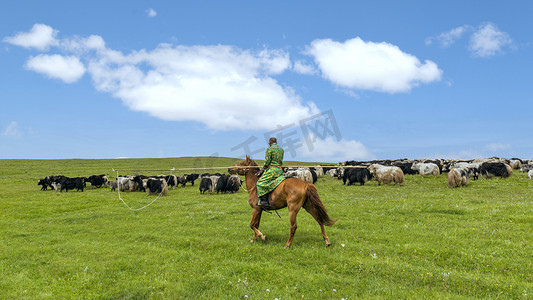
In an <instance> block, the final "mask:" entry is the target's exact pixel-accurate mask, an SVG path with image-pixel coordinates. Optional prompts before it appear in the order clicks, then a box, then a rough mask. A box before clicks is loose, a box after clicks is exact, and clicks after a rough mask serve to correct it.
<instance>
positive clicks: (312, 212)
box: [304, 202, 331, 246]
mask: <svg viewBox="0 0 533 300" xmlns="http://www.w3.org/2000/svg"><path fill="white" fill-rule="evenodd" d="M304 209H305V210H306V211H307V212H308V213H309V214H310V215H311V216H313V218H315V220H316V222H317V223H318V225H320V230H321V231H322V238H324V242H325V243H326V246H330V245H331V242H330V241H329V238H328V236H327V235H326V229H325V228H324V224H322V223H321V222H320V218H319V217H318V214H317V211H316V209H315V208H314V207H313V205H311V204H310V203H309V202H306V203H305V205H304Z"/></svg>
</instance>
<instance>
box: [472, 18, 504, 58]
mask: <svg viewBox="0 0 533 300" xmlns="http://www.w3.org/2000/svg"><path fill="white" fill-rule="evenodd" d="M510 45H512V39H511V37H510V36H509V35H508V34H507V33H506V32H503V31H500V30H499V29H498V27H496V25H494V24H491V23H487V24H484V25H481V26H480V28H479V29H478V30H477V31H476V32H474V34H473V35H472V37H471V39H470V45H469V49H470V50H471V51H472V52H473V53H474V54H475V55H477V56H479V57H488V56H494V55H497V54H500V53H503V52H504V48H505V47H506V46H510Z"/></svg>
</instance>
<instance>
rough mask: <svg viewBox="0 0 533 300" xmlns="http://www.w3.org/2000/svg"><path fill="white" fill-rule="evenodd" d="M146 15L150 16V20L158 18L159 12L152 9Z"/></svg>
mask: <svg viewBox="0 0 533 300" xmlns="http://www.w3.org/2000/svg"><path fill="white" fill-rule="evenodd" d="M146 14H147V15H148V17H150V18H153V17H155V16H157V12H156V11H155V10H154V9H153V8H150V9H148V10H147V11H146Z"/></svg>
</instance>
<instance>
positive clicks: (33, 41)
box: [4, 24, 58, 51]
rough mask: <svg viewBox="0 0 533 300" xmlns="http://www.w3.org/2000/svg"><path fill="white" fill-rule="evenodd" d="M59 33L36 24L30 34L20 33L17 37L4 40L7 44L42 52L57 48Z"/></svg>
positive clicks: (46, 26)
mask: <svg viewBox="0 0 533 300" xmlns="http://www.w3.org/2000/svg"><path fill="white" fill-rule="evenodd" d="M57 33H58V31H57V30H55V29H53V28H52V27H50V26H48V25H45V24H35V25H33V27H32V28H31V30H30V32H20V33H17V34H16V35H15V36H12V37H6V38H4V41H5V42H8V43H10V44H13V45H17V46H21V47H24V48H36V49H38V50H41V51H45V50H48V48H49V47H50V46H56V45H57V44H58V40H57V39H56V36H57Z"/></svg>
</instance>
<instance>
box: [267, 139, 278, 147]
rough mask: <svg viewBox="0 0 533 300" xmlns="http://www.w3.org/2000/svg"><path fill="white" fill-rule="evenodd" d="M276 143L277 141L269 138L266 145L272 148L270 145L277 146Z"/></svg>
mask: <svg viewBox="0 0 533 300" xmlns="http://www.w3.org/2000/svg"><path fill="white" fill-rule="evenodd" d="M277 143H278V140H276V138H275V137H271V138H270V139H269V140H268V145H269V146H272V144H277Z"/></svg>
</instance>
